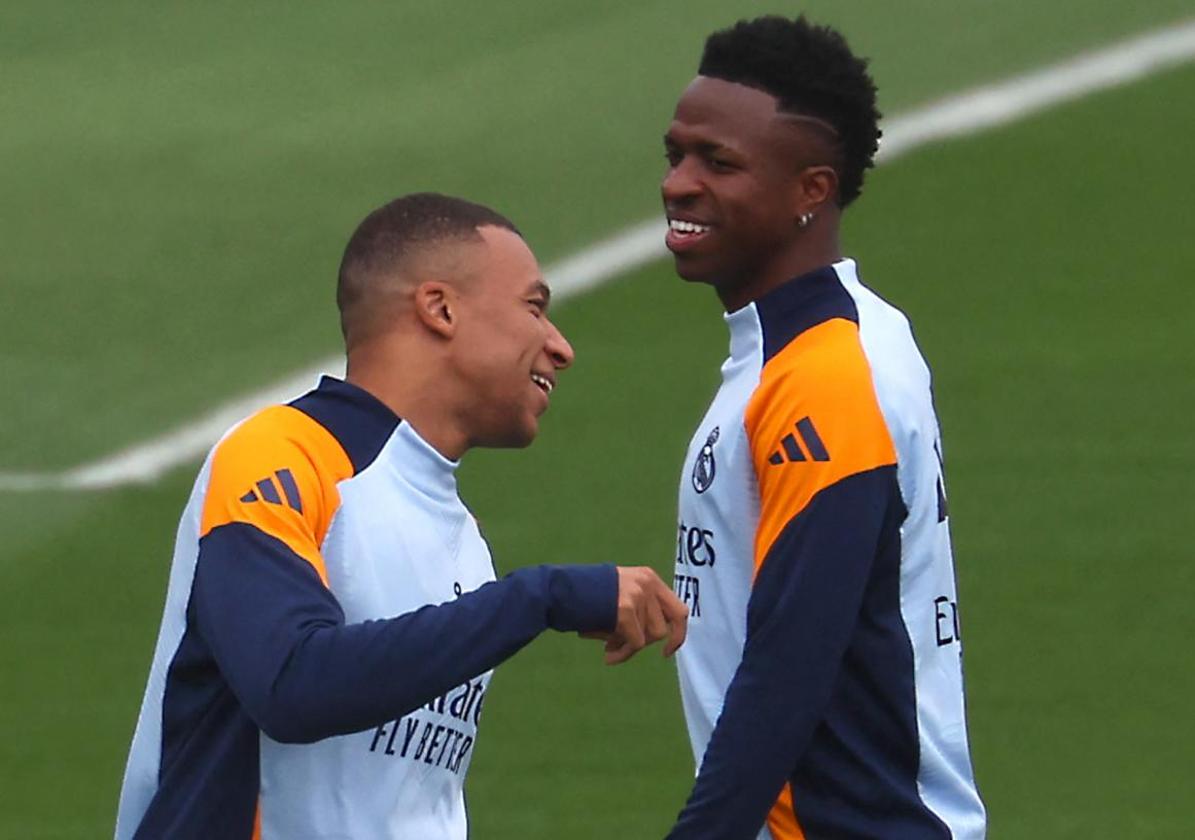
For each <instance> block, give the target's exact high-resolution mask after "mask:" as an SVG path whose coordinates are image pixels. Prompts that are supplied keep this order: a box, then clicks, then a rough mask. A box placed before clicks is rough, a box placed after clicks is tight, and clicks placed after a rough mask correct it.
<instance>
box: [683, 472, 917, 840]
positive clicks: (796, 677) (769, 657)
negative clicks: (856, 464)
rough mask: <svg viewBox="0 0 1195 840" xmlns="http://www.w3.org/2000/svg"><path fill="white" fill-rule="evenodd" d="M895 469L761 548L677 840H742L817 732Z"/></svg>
mask: <svg viewBox="0 0 1195 840" xmlns="http://www.w3.org/2000/svg"><path fill="white" fill-rule="evenodd" d="M899 493H900V491H899V488H898V486H897V484H896V468H895V467H881V468H879V469H875V470H870V471H867V472H863V473H858V474H856V475H852V476H849V477H847V478H844V479H842V480H841V481H839V482H837V483H835V484H833V485H831V486H829V487H827V488H825V489H824V490H822V491H821V492H819V493H818V494H817V495H816V496H814V497H813V499H812V500H811V501H810V503H809V504H808V506H806V508H805V509H804V510H802V511H801V512H800V513H799V514H797V515H796V516H795V517H793V519H792V520H790V521H789V523H788V524H787V526H786V527H785V528H784V530H783V531H782V532H781V534H780V536H779V537H778V538H777V539H776V541H775V542H774V543H773V545H772V548H771V550H770V551H769V552H768V554H767V556H766V558H765V559H764V563H763V567H762V568H761V570H760V572H759V576H758V577H757V578H756V581H755V585H754V588H753V590H752V594H751V600H750V601H749V603H748V605H747V640H746V644H745V646H744V649H743V659H742V661H741V662H740V664H739V667H738V670H737V671H736V672H735V675H734V678H733V679H732V680H731V683H730V688H729V689H728V690H727V692H726V698H725V702H724V705H723V708H722V714H721V716H720V717H719V718H718V722H717V724H716V725H715V727H714V732H713V735H712V737H711V738H710V742H709V745H708V747H707V748H706V752H705V757H704V759H703V760H702V763H701V769H700V771H699V773H698V776H697V782H696V784H695V785H694V788H693V791H692V794H691V795H690V797H689V801H688V803H687V804H686V805H685V808H684V810H683V811H681V814H680V817H679V818H678V820H677V823H676V825H675V826H674V827H673V829H672V832H671V833H670V834H669V835H668V836H669V838H673V840H681V838H709V839H710V840H713V838H725V840H730V838H754V837H755V836H756V834H757V833H758V832H759V830H760V829H761V828H762V827H763V825H764V822H765V820H766V819H767V814H768V811H769V810H770V809H771V808H772V806H773V805H774V804H775V802H776V799H777V797H778V796H779V795H780V791H781V789H782V788H783V787H784V785H785V783H786V782H787V781H788V779H789V777H790V776H791V775H792V773H793V771H794V768H795V767H796V765H797V763H798V762H799V761H800V759H801V756H802V754H803V753H804V751H805V749H806V748H807V746H808V745H809V742H810V740H811V738H812V736H813V733H814V731H815V729H816V728H817V726H818V724H819V723H820V722H821V720H822V718H823V715H824V713H825V709H826V705H827V703H828V702H829V700H830V696H831V694H832V692H833V689H834V684H835V681H836V679H837V677H838V674H839V672H840V668H841V665H842V661H843V657H844V655H845V653H846V650H847V646H848V644H849V642H850V639H851V636H852V634H853V632H854V629H855V625H856V623H857V621H858V619H859V614H860V607H861V604H862V601H863V596H864V591H865V589H866V587H867V584H868V578H869V576H870V574H871V570H872V567H873V562H874V560H875V557H876V555H877V551H878V550H879V548H880V544H881V540H882V538H883V535H884V534H885V533H886V532H890V531H891V529H892V528H893V527H897V528H898V527H899V522H900V519H901V518H902V517H903V503H902V502H901V501H900V496H899Z"/></svg>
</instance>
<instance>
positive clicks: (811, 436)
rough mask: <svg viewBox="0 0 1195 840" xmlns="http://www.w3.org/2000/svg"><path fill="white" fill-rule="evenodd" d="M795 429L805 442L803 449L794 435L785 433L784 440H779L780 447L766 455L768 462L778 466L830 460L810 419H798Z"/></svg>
mask: <svg viewBox="0 0 1195 840" xmlns="http://www.w3.org/2000/svg"><path fill="white" fill-rule="evenodd" d="M796 431H797V435H799V436H800V438H801V440H802V442H804V444H805V450H802V449H801V445H800V444H799V443H797V438H796V437H794V436H793V435H791V434H788V435H785V436H784V440H782V441H780V448H779V449H777V450H776V451H775V452H773V453H772V454H771V455H770V456H768V463H769V464H771V465H772V466H774V467H778V466H780V465H781V464H785V463H787V464H791V463H793V462H794V461H809V460H813V461H829V460H830V453H829V452H827V451H826V445H825V444H824V443H822V439H821V438H820V437H818V434H817V429H815V428H813V421H812V420H810V419H809V418H808V417H806V418H804V419H801V420H798V421H797V422H796ZM805 451H808V453H809V455H808V457H806V455H805Z"/></svg>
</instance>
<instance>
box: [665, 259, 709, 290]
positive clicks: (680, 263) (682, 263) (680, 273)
mask: <svg viewBox="0 0 1195 840" xmlns="http://www.w3.org/2000/svg"><path fill="white" fill-rule="evenodd" d="M674 262H675V264H676V276H677V277H679V278H680V279H682V280H684V281H685V282H686V283H705V284H706V285H707V286H713V285H714V280H713V278H712V277H710V276H709V272H708V271H702V270H701V267H700V266H697V265H694V264H693V263H692V262H690V261H687V260H684V259H682V258H680V257H677V258H676V259H675V260H674Z"/></svg>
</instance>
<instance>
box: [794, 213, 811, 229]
mask: <svg viewBox="0 0 1195 840" xmlns="http://www.w3.org/2000/svg"><path fill="white" fill-rule="evenodd" d="M812 221H813V214H812V213H802V214H801V215H800V217H799V218H798V219H797V227H809V223H810V222H812Z"/></svg>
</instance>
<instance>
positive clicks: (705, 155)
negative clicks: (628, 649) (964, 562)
mask: <svg viewBox="0 0 1195 840" xmlns="http://www.w3.org/2000/svg"><path fill="white" fill-rule="evenodd" d="M698 73H699V74H698V76H697V77H696V78H695V79H694V80H693V81H692V83H691V84H690V85H689V86H688V88H687V89H686V90H685V91H684V93H683V94H682V96H681V97H680V101H679V102H678V103H677V106H676V110H675V114H674V116H673V119H672V123H671V125H669V127H668V130H667V133H666V135H665V138H664V144H665V149H666V152H667V158H668V170H667V173H666V175H665V177H664V181H663V185H662V192H663V199H664V207H665V212H666V213H667V216H668V224H669V230H668V233H667V245H668V248H669V249H670V250H671V251H672V253H673V255H674V257H675V260H676V270H677V273H678V274H679V275H680V276H681V277H683V278H684V279H685V280H689V281H692V282H699V283H705V284H709V285H711V286H713V287H714V290H715V291H716V292H717V294H718V297H719V298H720V299H721V301H722V303H723V305H724V307H725V309H726V316H725V317H726V322H727V325H728V326H729V328H730V356H729V358H728V359H727V360H726V362H725V363H724V364H723V366H722V376H723V381H722V385H721V388H720V389H719V390H718V393H717V395H716V396H715V397H714V400H713V403H712V404H711V406H710V407H709V410H708V411H707V413H706V415H705V417H704V418H703V419H702V421H701V423H700V425H699V426H698V428H697V431H696V434H695V435H694V436H693V439H692V443H691V444H690V445H689V453H688V458H687V460H686V462H685V466H684V472H683V473H682V475H681V484H680V523H679V528H678V535H679V536H678V545H677V549H678V550H677V559H676V578H675V589H676V591H677V593H678V594H679V595H681V596H682V599H683V600H684V601H686V602H687V604H688V605H689V607H690V611H691V620H690V624H689V637H688V642H687V644H686V646H685V649H684V650H683V651H681V653H680V655H679V656H678V666H679V670H680V682H681V694H682V698H683V701H684V709H685V716H686V719H687V722H688V726H689V734H690V739H691V741H692V746H693V752H694V755H695V757H696V759H697V761H698V763H699V765H700V769H699V773H698V776H697V781H696V784H695V786H694V788H693V792H692V794H691V796H690V798H689V801H688V804H687V805H686V806H685V808H684V810H683V811H682V812H681V814H680V817H679V819H678V821H677V823H676V825H675V827H674V829H673V831H672V833H671V835H670V837H672V838H677V840H679V838H709V839H710V840H714V839H717V840H742V838H753V837H757V836H758V837H759V838H761V840H769V839H771V840H791V838H802V837H804V838H828V839H830V840H845V838H877V839H879V838H882V840H898V839H900V838H917V839H918V840H922V839H923V838H950V837H954V838H979V837H982V836H983V834H984V830H985V815H984V808H983V804H982V802H981V801H980V799H979V795H978V793H977V791H976V786H975V782H974V779H973V775H972V770H971V762H970V757H969V751H968V745H967V734H966V722H965V713H964V704H963V677H962V663H961V653H962V652H961V641H960V639H959V625H958V621H957V597H956V595H955V580H954V569H953V560H952V556H951V548H950V535H949V519H948V515H947V508H946V496H945V489H944V481H943V476H942V460H941V451H942V450H941V443H940V440H939V432H938V423H937V419H936V417H935V414H934V407H933V402H932V399H931V394H930V374H929V370H928V368H927V367H926V365H925V362H924V360H923V359H922V357H921V354H920V352H919V351H918V349H917V346H916V344H915V343H914V341H913V336H912V333H911V331H910V329H909V324H908V321H907V320H906V318H905V316H904V315H903V314H902V313H900V312H899V311H897V310H896V309H894V308H893V307H892V306H890V305H889V304H888V303H886V302H885V301H883V300H882V299H881V298H879V297H878V296H877V295H876V294H875V293H874V292H872V291H871V290H870V289H869V288H868V287H867V286H865V285H863V283H862V282H861V280H860V271H859V269H858V267H857V266H856V264H855V262H854V261H853V260H851V259H845V258H844V257H843V255H842V251H841V248H840V245H839V223H840V219H841V216H842V212H843V210H844V209H845V208H846V207H847V206H849V205H850V204H851V202H852V201H854V200H855V199H856V198H857V197H858V196H859V194H860V191H861V188H862V184H863V173H864V171H865V170H866V169H867V168H868V167H870V166H871V165H872V157H873V155H874V153H875V150H876V148H877V142H878V139H879V130H878V127H877V121H878V117H879V114H878V113H877V111H876V107H875V87H874V84H873V82H872V80H871V78H870V77H869V76H868V74H867V71H866V62H864V61H862V60H860V59H858V58H856V57H855V56H854V55H853V54H852V53H851V52H850V50H849V49H848V47H847V45H846V43H845V41H844V40H843V39H842V37H841V36H840V35H839V34H838V33H836V32H834V31H833V30H831V29H828V28H825V27H818V26H813V25H811V24H809V23H808V22H807V21H806V20H804V19H803V18H798V19H797V20H795V21H793V20H786V19H784V18H779V17H766V18H760V19H756V20H753V21H744V22H740V23H739V24H737V25H736V26H734V27H732V28H730V29H728V30H725V31H722V32H718V33H715V34H713V35H712V36H710V38H709V39H708V40H707V42H706V45H705V52H704V55H703V56H702V60H701V64H700V69H699V71H698ZM897 223H899V220H897Z"/></svg>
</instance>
